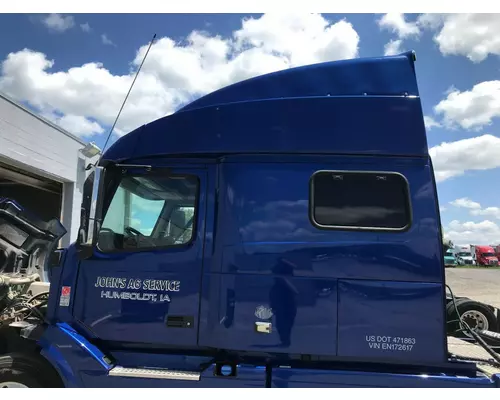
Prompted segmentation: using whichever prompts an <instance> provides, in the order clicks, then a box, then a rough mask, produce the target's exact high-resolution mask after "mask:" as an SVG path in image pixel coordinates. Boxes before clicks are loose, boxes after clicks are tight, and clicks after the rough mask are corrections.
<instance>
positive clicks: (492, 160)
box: [429, 135, 500, 182]
mask: <svg viewBox="0 0 500 400" xmlns="http://www.w3.org/2000/svg"><path fill="white" fill-rule="evenodd" d="M429 154H430V156H431V157H432V162H433V165H434V172H435V175H436V180H437V181H438V182H441V181H444V180H446V179H449V178H452V177H455V176H460V175H463V174H464V173H465V171H471V170H487V169H492V168H498V167H500V157H499V156H498V155H499V154H500V138H498V137H496V136H493V135H482V136H478V137H473V138H470V139H463V140H458V141H456V142H443V143H441V144H440V145H437V146H434V147H432V148H430V149H429Z"/></svg>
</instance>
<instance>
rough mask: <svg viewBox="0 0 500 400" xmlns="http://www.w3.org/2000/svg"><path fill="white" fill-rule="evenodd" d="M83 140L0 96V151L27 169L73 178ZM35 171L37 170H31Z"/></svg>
mask: <svg viewBox="0 0 500 400" xmlns="http://www.w3.org/2000/svg"><path fill="white" fill-rule="evenodd" d="M83 147H84V144H83V143H82V142H80V141H78V140H76V139H75V138H73V137H71V136H69V135H67V134H65V133H63V131H62V130H58V129H56V128H55V127H54V126H52V125H50V124H48V123H46V122H44V121H42V120H41V119H39V118H37V117H35V116H34V115H32V114H30V113H29V112H27V111H26V110H24V109H23V108H21V107H19V106H17V105H15V104H13V103H12V102H10V101H9V100H7V99H6V98H4V97H3V96H0V155H2V156H3V157H7V158H8V159H10V160H13V161H15V162H17V163H21V164H23V165H24V166H25V167H26V168H28V170H38V172H41V173H43V175H46V176H47V175H49V176H51V177H52V178H54V179H56V180H59V181H63V182H68V181H69V182H75V181H76V178H77V177H76V175H77V163H78V150H79V149H81V148H83ZM34 172H36V171H34Z"/></svg>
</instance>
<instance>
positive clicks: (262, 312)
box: [255, 306, 273, 319]
mask: <svg viewBox="0 0 500 400" xmlns="http://www.w3.org/2000/svg"><path fill="white" fill-rule="evenodd" d="M255 316H256V317H257V318H259V319H270V318H272V317H273V310H272V309H271V308H269V307H266V306H258V307H257V308H256V309H255Z"/></svg>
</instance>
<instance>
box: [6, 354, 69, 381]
mask: <svg viewBox="0 0 500 400" xmlns="http://www.w3.org/2000/svg"><path fill="white" fill-rule="evenodd" d="M59 386H61V385H60V382H59V380H58V379H57V378H56V374H55V372H54V371H53V369H52V366H51V365H48V363H47V362H45V361H44V360H43V359H41V357H40V356H38V355H37V354H19V353H17V354H16V353H12V354H7V355H4V356H0V389H1V388H22V387H24V388H53V387H59Z"/></svg>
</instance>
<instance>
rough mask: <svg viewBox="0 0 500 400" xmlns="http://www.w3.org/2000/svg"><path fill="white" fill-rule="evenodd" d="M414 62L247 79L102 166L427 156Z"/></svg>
mask: <svg viewBox="0 0 500 400" xmlns="http://www.w3.org/2000/svg"><path fill="white" fill-rule="evenodd" d="M414 62H415V55H414V53H413V52H408V53H405V54H403V55H399V56H390V57H378V58H360V59H354V60H345V61H334V62H327V63H322V64H315V65H309V66H305V67H300V68H292V69H288V70H284V71H279V72H275V73H272V74H267V75H262V76H259V77H256V78H252V79H248V80H246V81H243V82H239V83H237V84H234V85H231V86H228V87H225V88H223V89H220V90H218V91H216V92H213V93H211V94H208V95H206V96H204V97H202V98H200V99H198V100H196V101H194V102H193V103H191V104H189V105H187V106H185V107H184V108H182V109H181V110H179V111H178V112H176V113H174V114H172V115H169V116H167V117H163V118H160V119H158V120H156V121H153V122H150V123H148V124H146V125H144V126H141V127H139V128H137V129H136V130H134V131H133V132H131V133H129V134H128V135H126V136H123V137H121V138H120V140H118V141H117V142H116V143H115V144H114V145H113V146H111V147H110V148H109V149H108V151H107V152H106V153H105V154H104V156H103V161H104V162H121V161H123V160H129V161H130V160H133V159H140V158H143V159H144V158H148V157H165V156H173V157H186V156H194V157H213V156H217V157H220V156H221V155H230V154H348V155H352V154H359V155H381V156H383V155H387V156H402V157H428V146H427V136H426V132H425V125H424V119H423V113H422V107H421V102H420V97H419V93H418V86H417V80H416V75H415V69H414ZM249 138H251V140H248V139H249Z"/></svg>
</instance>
